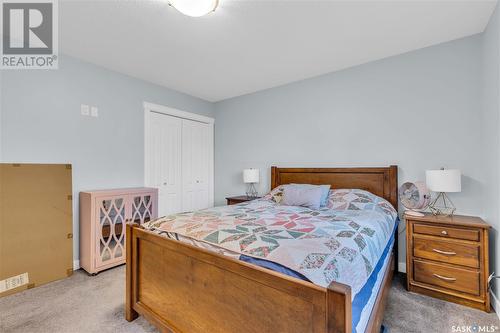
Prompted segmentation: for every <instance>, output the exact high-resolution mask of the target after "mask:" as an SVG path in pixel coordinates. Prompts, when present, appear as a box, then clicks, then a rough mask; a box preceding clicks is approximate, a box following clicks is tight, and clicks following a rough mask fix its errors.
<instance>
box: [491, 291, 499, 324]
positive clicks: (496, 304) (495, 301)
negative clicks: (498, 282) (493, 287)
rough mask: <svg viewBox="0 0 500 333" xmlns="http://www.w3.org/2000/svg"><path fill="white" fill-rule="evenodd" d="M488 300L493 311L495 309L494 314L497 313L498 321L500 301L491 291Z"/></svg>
mask: <svg viewBox="0 0 500 333" xmlns="http://www.w3.org/2000/svg"><path fill="white" fill-rule="evenodd" d="M490 300H491V305H492V306H493V309H495V312H496V313H497V317H498V319H500V301H499V300H498V298H497V297H496V296H495V294H494V293H493V292H492V291H490Z"/></svg>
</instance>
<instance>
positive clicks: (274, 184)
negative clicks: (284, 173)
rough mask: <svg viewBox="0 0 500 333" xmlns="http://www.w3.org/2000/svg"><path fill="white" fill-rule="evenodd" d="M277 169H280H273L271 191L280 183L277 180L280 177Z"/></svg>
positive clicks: (273, 167)
mask: <svg viewBox="0 0 500 333" xmlns="http://www.w3.org/2000/svg"><path fill="white" fill-rule="evenodd" d="M277 169H278V167H275V166H272V167H271V191H272V190H273V189H274V188H275V187H276V186H277V183H278V180H277V179H276V177H277V176H278V173H277Z"/></svg>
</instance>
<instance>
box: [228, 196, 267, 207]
mask: <svg viewBox="0 0 500 333" xmlns="http://www.w3.org/2000/svg"><path fill="white" fill-rule="evenodd" d="M259 198H260V197H248V196H246V195H239V196H236V197H228V198H226V200H227V204H228V205H236V204H239V203H242V202H246V201H252V200H255V199H259Z"/></svg>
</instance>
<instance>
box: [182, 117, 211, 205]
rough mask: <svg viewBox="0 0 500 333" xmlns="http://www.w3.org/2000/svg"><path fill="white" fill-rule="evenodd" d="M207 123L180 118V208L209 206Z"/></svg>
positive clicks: (208, 141)
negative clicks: (181, 194)
mask: <svg viewBox="0 0 500 333" xmlns="http://www.w3.org/2000/svg"><path fill="white" fill-rule="evenodd" d="M210 144H211V140H210V139H209V125H208V124H204V123H200V122H196V121H190V120H182V184H183V200H182V210H183V211H193V210H198V209H204V208H207V207H209V206H210V204H209V202H208V201H209V200H208V199H209V196H208V187H209V186H208V180H209V175H208V172H209V170H210V168H209V165H208V163H209V148H210Z"/></svg>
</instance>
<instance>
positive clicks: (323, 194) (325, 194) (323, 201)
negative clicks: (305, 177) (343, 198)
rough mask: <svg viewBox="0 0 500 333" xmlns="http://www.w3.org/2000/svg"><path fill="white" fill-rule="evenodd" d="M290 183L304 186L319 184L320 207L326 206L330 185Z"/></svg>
mask: <svg viewBox="0 0 500 333" xmlns="http://www.w3.org/2000/svg"><path fill="white" fill-rule="evenodd" d="M290 185H294V186H304V187H318V186H319V187H320V188H321V203H320V207H323V206H326V202H327V201H328V195H329V194H330V185H312V184H295V183H292V184H290Z"/></svg>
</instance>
